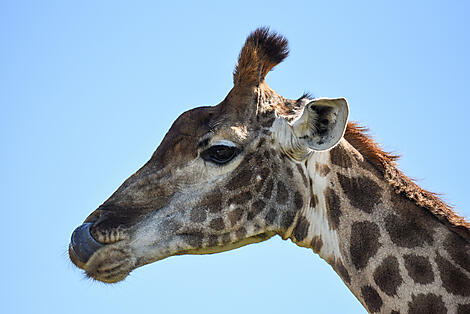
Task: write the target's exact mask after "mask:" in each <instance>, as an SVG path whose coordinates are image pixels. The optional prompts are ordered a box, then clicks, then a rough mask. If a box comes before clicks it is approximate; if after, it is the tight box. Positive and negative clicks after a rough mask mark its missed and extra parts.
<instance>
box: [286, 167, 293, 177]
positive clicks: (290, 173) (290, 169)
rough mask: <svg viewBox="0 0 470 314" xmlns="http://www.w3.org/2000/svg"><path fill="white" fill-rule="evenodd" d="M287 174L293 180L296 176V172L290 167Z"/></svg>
mask: <svg viewBox="0 0 470 314" xmlns="http://www.w3.org/2000/svg"><path fill="white" fill-rule="evenodd" d="M286 173H287V175H288V176H289V178H292V177H293V176H294V172H293V171H292V168H291V167H289V166H287V167H286Z"/></svg>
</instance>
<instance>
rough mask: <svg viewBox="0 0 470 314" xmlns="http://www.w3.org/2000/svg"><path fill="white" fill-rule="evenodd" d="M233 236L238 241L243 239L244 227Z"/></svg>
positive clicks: (244, 234)
mask: <svg viewBox="0 0 470 314" xmlns="http://www.w3.org/2000/svg"><path fill="white" fill-rule="evenodd" d="M235 236H236V237H237V239H238V240H240V239H243V238H245V236H246V229H245V228H244V227H241V228H240V229H238V230H237V231H236V232H235Z"/></svg>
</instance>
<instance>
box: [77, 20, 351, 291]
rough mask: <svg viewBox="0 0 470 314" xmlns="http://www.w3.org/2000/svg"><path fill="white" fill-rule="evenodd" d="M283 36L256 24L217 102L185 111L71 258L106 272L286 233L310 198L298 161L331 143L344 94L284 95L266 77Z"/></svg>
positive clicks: (85, 229)
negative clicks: (231, 81)
mask: <svg viewBox="0 0 470 314" xmlns="http://www.w3.org/2000/svg"><path fill="white" fill-rule="evenodd" d="M287 54H288V50H287V40H286V39H285V38H283V37H282V36H279V35H277V34H275V33H272V32H269V30H268V29H265V28H260V29H257V30H256V31H254V32H253V33H252V34H251V35H250V36H249V37H248V38H247V40H246V43H245V45H244V47H243V48H242V50H241V52H240V56H239V59H238V64H237V66H236V68H235V71H234V87H233V88H232V90H231V91H230V92H229V94H228V95H227V97H226V98H225V99H224V100H223V101H222V102H221V103H220V104H218V105H217V106H214V107H199V108H195V109H192V110H189V111H187V112H185V113H183V114H182V115H181V116H180V117H179V118H178V119H177V120H176V121H175V122H174V123H173V125H172V126H171V128H170V130H169V131H168V133H167V134H166V136H165V137H164V139H163V141H162V143H161V144H160V146H159V147H158V148H157V150H156V151H155V153H154V154H153V156H152V157H151V159H150V160H149V161H148V162H147V163H146V164H145V165H144V166H143V167H142V168H141V169H139V170H138V171H137V172H136V173H134V174H133V175H132V176H131V177H130V178H128V179H127V180H126V181H125V182H124V183H123V184H122V185H121V186H120V187H119V188H118V190H117V191H116V192H115V193H114V194H112V195H111V197H110V198H109V199H108V200H106V201H105V202H104V203H103V204H102V205H101V206H99V207H98V209H96V210H95V211H94V212H93V213H92V214H91V215H90V216H89V217H88V218H87V219H86V220H85V222H84V224H82V225H81V226H80V227H78V228H77V229H76V230H75V231H74V233H73V234H72V240H71V243H70V245H69V253H70V258H71V260H72V261H73V262H74V263H75V265H77V266H78V267H80V268H82V269H83V270H85V272H86V273H87V275H88V276H90V277H92V278H95V279H97V280H100V281H103V282H117V281H120V280H122V279H124V278H125V277H126V276H127V275H128V274H129V273H130V272H131V271H132V270H133V269H135V268H137V267H139V266H142V265H145V264H148V263H152V262H154V261H157V260H160V259H163V258H166V257H169V256H172V255H181V254H207V253H216V252H222V251H226V250H231V249H234V248H237V247H240V246H243V245H247V244H250V243H256V242H260V241H263V240H266V239H268V238H270V237H272V236H273V235H275V234H279V235H281V236H282V237H284V238H287V237H288V236H289V234H290V233H292V229H293V226H294V224H295V218H296V216H297V213H298V212H299V211H300V210H301V209H302V208H303V207H304V206H306V204H307V203H308V202H310V200H309V197H310V191H309V189H310V188H311V182H308V179H307V177H306V176H305V175H304V170H303V169H302V167H303V166H302V165H301V164H299V163H297V162H298V161H302V160H305V159H306V158H307V157H308V156H309V155H311V154H315V153H316V152H318V151H325V150H328V149H330V148H332V147H333V146H335V145H336V144H337V143H338V142H339V141H340V139H341V138H342V137H343V134H344V131H345V128H346V122H347V117H348V106H347V103H346V101H345V100H344V99H315V100H310V99H309V98H308V97H307V96H302V97H300V98H299V99H297V100H289V99H285V98H283V97H282V96H279V95H278V94H277V93H276V92H275V91H273V90H272V89H271V88H269V86H268V85H267V84H266V82H265V76H266V74H267V73H268V72H269V71H270V70H271V69H272V68H273V67H274V66H275V65H276V64H278V63H280V62H281V61H282V60H283V59H284V58H285V57H286V56H287Z"/></svg>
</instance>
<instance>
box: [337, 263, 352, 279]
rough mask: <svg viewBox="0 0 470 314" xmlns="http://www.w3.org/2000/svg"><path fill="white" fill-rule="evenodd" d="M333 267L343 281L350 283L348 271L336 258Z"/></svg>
mask: <svg viewBox="0 0 470 314" xmlns="http://www.w3.org/2000/svg"><path fill="white" fill-rule="evenodd" d="M334 269H335V270H336V272H337V273H338V274H339V276H340V277H341V278H342V279H343V280H344V282H346V283H347V284H350V283H351V277H349V273H348V271H347V270H346V268H345V267H344V265H343V263H342V262H341V260H336V262H335V267H334Z"/></svg>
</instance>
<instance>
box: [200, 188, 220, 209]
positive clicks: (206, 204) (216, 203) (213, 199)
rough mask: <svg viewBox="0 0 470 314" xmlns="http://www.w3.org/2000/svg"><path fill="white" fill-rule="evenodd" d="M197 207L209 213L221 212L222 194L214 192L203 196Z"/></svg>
mask: <svg viewBox="0 0 470 314" xmlns="http://www.w3.org/2000/svg"><path fill="white" fill-rule="evenodd" d="M197 205H198V207H201V208H207V210H209V212H211V213H216V212H220V211H221V210H222V193H220V191H219V190H215V191H214V192H213V193H210V194H208V195H205V196H204V199H203V200H201V201H200V202H199V203H198V204H197Z"/></svg>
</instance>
